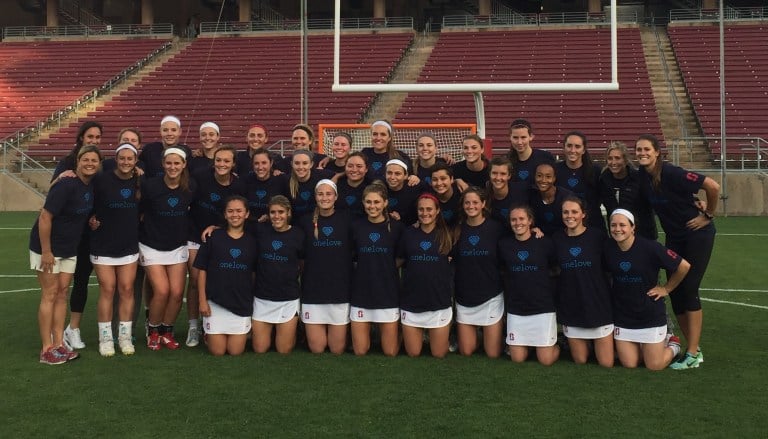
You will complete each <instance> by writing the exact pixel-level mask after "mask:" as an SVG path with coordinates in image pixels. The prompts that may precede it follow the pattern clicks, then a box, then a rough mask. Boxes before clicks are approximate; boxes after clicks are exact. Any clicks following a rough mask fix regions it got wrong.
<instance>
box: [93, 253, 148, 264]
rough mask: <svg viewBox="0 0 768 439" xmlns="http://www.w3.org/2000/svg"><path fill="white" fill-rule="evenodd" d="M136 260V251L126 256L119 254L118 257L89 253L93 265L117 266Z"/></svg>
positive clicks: (137, 255)
mask: <svg viewBox="0 0 768 439" xmlns="http://www.w3.org/2000/svg"><path fill="white" fill-rule="evenodd" d="M138 260H139V254H138V253H134V254H132V255H128V256H120V257H119V258H112V257H109V256H96V255H91V264H93V265H113V266H116V267H119V266H123V265H128V264H133V263H134V262H136V261H138Z"/></svg>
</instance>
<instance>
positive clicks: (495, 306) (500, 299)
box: [456, 294, 504, 326]
mask: <svg viewBox="0 0 768 439" xmlns="http://www.w3.org/2000/svg"><path fill="white" fill-rule="evenodd" d="M502 317H504V294H499V295H498V296H496V297H492V298H490V299H488V300H487V301H486V302H484V303H481V304H480V305H477V306H473V307H466V306H461V305H459V304H458V303H457V304H456V323H461V324H463V325H474V326H490V325H493V324H496V323H498V322H499V320H501V318H502Z"/></svg>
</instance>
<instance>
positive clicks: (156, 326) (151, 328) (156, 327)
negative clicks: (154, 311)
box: [149, 323, 161, 334]
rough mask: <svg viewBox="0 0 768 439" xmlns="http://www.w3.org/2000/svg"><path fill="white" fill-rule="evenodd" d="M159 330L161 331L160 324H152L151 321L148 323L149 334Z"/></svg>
mask: <svg viewBox="0 0 768 439" xmlns="http://www.w3.org/2000/svg"><path fill="white" fill-rule="evenodd" d="M160 331H161V325H153V324H152V323H150V324H149V332H150V334H151V333H153V332H158V333H160Z"/></svg>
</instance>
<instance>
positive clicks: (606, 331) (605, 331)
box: [563, 324, 613, 340]
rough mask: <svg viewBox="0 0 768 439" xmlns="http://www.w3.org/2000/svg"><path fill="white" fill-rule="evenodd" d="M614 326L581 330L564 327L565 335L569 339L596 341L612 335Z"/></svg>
mask: <svg viewBox="0 0 768 439" xmlns="http://www.w3.org/2000/svg"><path fill="white" fill-rule="evenodd" d="M612 332H613V324H610V325H604V326H598V327H597V328H579V327H578V326H566V325H563V334H564V335H565V336H566V337H568V338H583V339H587V340H596V339H598V338H603V337H606V336H608V335H611V333H612Z"/></svg>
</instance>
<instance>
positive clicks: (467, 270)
mask: <svg viewBox="0 0 768 439" xmlns="http://www.w3.org/2000/svg"><path fill="white" fill-rule="evenodd" d="M502 235H504V228H503V227H502V225H501V224H499V223H498V222H497V221H496V220H494V219H492V218H486V219H485V221H483V223H482V224H480V225H478V226H470V225H469V224H467V223H464V224H461V226H460V233H459V236H458V238H457V240H456V242H455V243H454V245H453V252H452V255H453V263H454V266H455V270H456V274H455V278H454V284H455V286H456V289H455V295H456V303H458V304H459V305H462V306H466V307H473V306H478V305H480V304H482V303H484V302H487V301H488V300H490V299H491V298H493V297H496V296H497V295H498V294H499V293H501V291H502V285H501V276H500V275H499V258H498V253H497V248H498V245H499V239H501V237H502Z"/></svg>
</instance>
